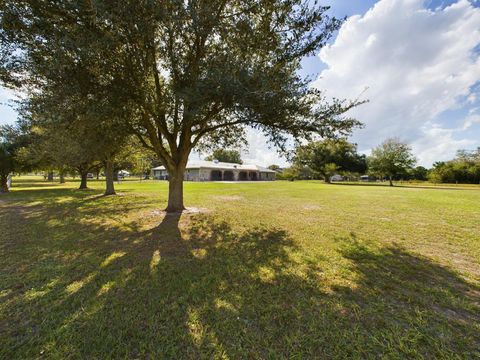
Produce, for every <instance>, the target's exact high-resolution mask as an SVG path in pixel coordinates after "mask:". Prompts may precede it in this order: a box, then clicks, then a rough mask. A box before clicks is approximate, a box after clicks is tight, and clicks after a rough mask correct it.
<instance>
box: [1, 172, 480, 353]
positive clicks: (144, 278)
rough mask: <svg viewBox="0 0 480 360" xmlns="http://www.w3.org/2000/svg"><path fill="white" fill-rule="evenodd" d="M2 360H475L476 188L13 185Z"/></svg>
mask: <svg viewBox="0 0 480 360" xmlns="http://www.w3.org/2000/svg"><path fill="white" fill-rule="evenodd" d="M14 183H15V185H16V187H14V189H13V191H12V193H10V194H7V195H2V196H1V197H0V228H1V233H0V259H1V262H0V358H2V359H14V358H16V359H25V358H37V357H38V358H58V359H63V358H101V359H105V358H139V359H140V358H142V359H143V358H195V359H197V358H211V357H217V358H272V359H273V358H297V359H302V358H313V357H320V358H322V357H323V358H379V357H386V358H408V359H412V358H437V359H442V358H479V357H480V189H479V188H475V187H471V188H469V189H423V188H414V187H403V188H401V187H395V188H389V187H388V186H354V185H325V184H323V183H321V182H315V181H312V182H307V181H305V182H280V181H277V182H265V183H245V184H226V183H186V184H185V202H186V205H187V206H195V207H198V208H202V209H206V210H207V211H206V212H203V213H199V214H184V215H182V216H175V215H170V216H166V217H165V216H164V214H163V213H162V212H161V211H160V210H161V209H162V208H164V207H165V205H166V199H167V183H165V182H153V181H147V182H141V183H140V182H132V181H126V182H123V183H122V184H120V185H116V186H117V191H118V192H119V195H118V196H114V197H103V196H101V194H102V189H103V183H101V182H95V181H92V182H90V184H89V186H91V187H92V189H90V190H86V191H79V190H76V189H75V187H76V186H78V183H76V182H68V183H67V184H65V185H58V184H50V183H47V182H43V179H42V180H40V178H38V179H33V178H28V179H26V178H24V179H18V178H15V179H14Z"/></svg>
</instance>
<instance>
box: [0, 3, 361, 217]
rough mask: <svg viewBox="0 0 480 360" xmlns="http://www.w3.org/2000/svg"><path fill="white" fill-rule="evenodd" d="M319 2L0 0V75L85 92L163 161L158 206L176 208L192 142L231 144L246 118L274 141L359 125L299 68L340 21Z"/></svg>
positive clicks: (71, 93)
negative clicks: (163, 190)
mask: <svg viewBox="0 0 480 360" xmlns="http://www.w3.org/2000/svg"><path fill="white" fill-rule="evenodd" d="M327 10H328V7H323V6H319V5H317V4H311V3H310V2H309V1H306V0H273V1H272V0H268V1H244V0H230V1H228V0H212V1H205V2H199V1H180V2H179V1H172V0H167V1H165V0H162V1H160V0H157V1H155V0H153V1H152V0H150V1H138V0H135V1H134V0H122V1H119V0H116V1H111V0H109V1H106V0H97V1H95V2H93V1H84V2H71V1H63V2H45V1H43V0H24V1H19V0H5V1H4V2H3V5H2V8H1V10H0V11H1V12H0V18H1V19H0V21H1V34H0V35H1V36H0V46H1V49H0V50H2V66H1V74H2V79H3V80H4V81H8V82H9V84H10V85H11V86H17V87H18V86H23V87H24V89H25V87H29V88H30V89H33V90H34V91H35V92H36V93H57V94H62V95H64V96H65V97H68V98H69V101H68V102H67V104H75V103H77V102H78V104H83V103H84V102H85V101H84V100H85V99H87V100H91V99H93V101H94V102H95V103H96V104H99V105H101V106H96V107H94V108H95V111H100V110H99V109H103V111H104V115H105V118H107V119H120V120H121V121H124V122H125V123H126V126H127V127H128V129H129V131H130V132H131V133H132V134H134V135H135V136H137V138H138V139H139V141H140V142H141V143H142V144H143V146H144V147H145V148H147V149H151V150H153V151H154V152H155V153H156V154H157V156H158V157H159V158H160V160H161V161H162V163H163V164H164V166H165V167H166V169H167V170H168V172H169V182H170V186H169V200H168V207H167V211H172V212H174V211H181V210H182V209H183V207H184V206H183V174H184V170H185V166H186V163H187V160H188V156H189V154H190V152H191V151H192V150H193V149H194V148H196V149H201V150H204V149H208V148H210V147H211V146H212V145H215V146H219V145H222V146H225V147H228V146H232V145H238V143H239V142H242V141H245V131H246V128H247V127H251V128H254V129H256V130H258V131H260V132H262V133H263V134H264V135H265V136H266V137H267V139H268V141H270V142H271V143H273V144H274V145H275V146H277V147H278V148H279V149H280V150H285V146H286V141H287V140H288V139H289V138H293V139H295V140H301V139H307V140H311V139H312V138H313V137H315V136H321V137H334V136H338V135H346V134H348V133H350V131H351V130H352V128H353V127H355V126H357V125H359V122H358V121H356V120H354V119H351V118H349V117H347V116H345V113H346V112H347V111H348V110H349V109H351V108H352V107H354V106H356V105H358V104H359V102H358V101H356V100H353V101H345V100H340V99H333V100H332V101H331V102H327V101H326V99H325V97H324V95H323V93H322V92H320V91H319V90H317V89H313V88H311V87H310V86H309V80H310V79H309V78H303V77H301V76H299V75H298V71H297V70H298V69H299V67H300V61H301V59H302V58H303V57H304V56H308V55H311V54H313V53H315V52H317V51H318V50H319V49H320V48H321V47H323V46H324V45H325V44H326V42H327V41H328V39H329V38H330V37H331V35H332V34H333V33H334V32H335V31H336V30H338V29H339V27H340V25H341V23H342V21H341V20H338V19H336V18H331V17H329V16H328V15H327ZM4 74H6V75H4ZM73 99H76V100H77V102H75V101H72V100H73ZM87 105H88V104H87ZM89 107H90V108H91V106H87V107H84V109H83V110H84V111H85V112H86V113H88V110H86V109H88V108H89ZM88 118H89V117H88V116H86V117H85V119H87V120H85V121H90V120H88Z"/></svg>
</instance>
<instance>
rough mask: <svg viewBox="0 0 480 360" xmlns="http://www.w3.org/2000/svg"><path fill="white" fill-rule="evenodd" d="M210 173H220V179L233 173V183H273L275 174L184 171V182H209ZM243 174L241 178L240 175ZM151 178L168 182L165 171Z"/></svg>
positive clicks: (229, 170)
mask: <svg viewBox="0 0 480 360" xmlns="http://www.w3.org/2000/svg"><path fill="white" fill-rule="evenodd" d="M212 171H217V172H218V171H220V172H221V173H222V179H224V175H225V172H231V173H233V180H234V181H251V180H260V181H273V180H275V173H269V172H262V171H253V170H242V169H209V168H200V169H186V170H185V175H184V180H185V181H211V176H212ZM240 173H242V174H243V176H241V175H240ZM152 177H153V179H155V180H168V172H167V170H152Z"/></svg>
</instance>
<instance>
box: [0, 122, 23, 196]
mask: <svg viewBox="0 0 480 360" xmlns="http://www.w3.org/2000/svg"><path fill="white" fill-rule="evenodd" d="M28 142H29V138H28V135H27V134H26V133H25V131H24V128H23V126H22V125H21V124H20V123H17V124H16V125H15V126H12V125H3V126H0V192H2V193H6V192H8V191H9V189H8V184H7V182H8V176H9V175H10V174H11V173H13V172H15V171H22V170H25V169H27V168H28V164H25V163H23V162H22V161H21V158H20V157H19V156H18V155H19V153H20V152H21V151H22V149H23V148H24V147H25V146H27V145H28Z"/></svg>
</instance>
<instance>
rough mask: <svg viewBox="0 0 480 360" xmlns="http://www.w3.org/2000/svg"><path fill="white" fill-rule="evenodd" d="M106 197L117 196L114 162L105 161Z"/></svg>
mask: <svg viewBox="0 0 480 360" xmlns="http://www.w3.org/2000/svg"><path fill="white" fill-rule="evenodd" d="M105 186H106V188H105V195H115V186H114V182H113V161H111V160H107V161H105Z"/></svg>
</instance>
